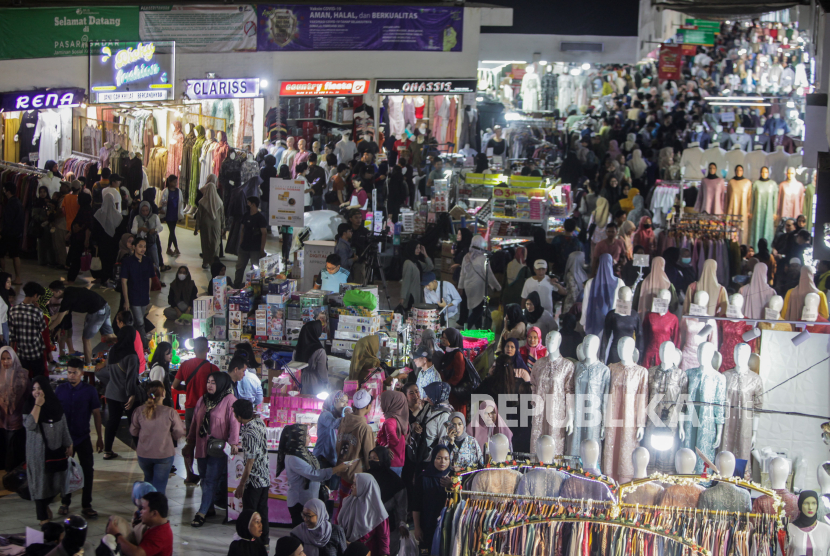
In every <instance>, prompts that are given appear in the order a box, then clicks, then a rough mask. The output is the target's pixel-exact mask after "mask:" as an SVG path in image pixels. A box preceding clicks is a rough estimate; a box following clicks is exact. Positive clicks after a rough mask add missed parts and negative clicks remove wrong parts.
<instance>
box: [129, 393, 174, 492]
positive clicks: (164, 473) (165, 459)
mask: <svg viewBox="0 0 830 556" xmlns="http://www.w3.org/2000/svg"><path fill="white" fill-rule="evenodd" d="M144 389H145V391H146V392H147V402H145V404H144V406H143V407H140V408H137V410H136V411H134V412H133V417H132V420H131V425H130V434H131V435H133V436H136V437H138V446H137V448H136V456H137V457H138V466H139V467H140V468H141V470H142V471H143V472H144V481H145V482H148V483H150V484H152V485H153V486H154V487H155V489H156V491H158V492H161V493H162V494H164V493H165V492H166V491H167V479H168V477H169V476H170V468H171V467H172V466H173V457H174V456H175V455H176V448H175V446H174V445H173V443H174V442H176V441H177V440H179V439H180V438H182V437H183V436H184V435H185V430H184V424H183V423H182V420H181V417H179V414H178V413H177V412H176V410H175V409H173V408H172V407H168V406H165V405H164V404H163V402H164V398H165V397H166V392H165V390H164V383H162V382H159V381H151V382H150V383H149V384H147V386H145V387H144Z"/></svg>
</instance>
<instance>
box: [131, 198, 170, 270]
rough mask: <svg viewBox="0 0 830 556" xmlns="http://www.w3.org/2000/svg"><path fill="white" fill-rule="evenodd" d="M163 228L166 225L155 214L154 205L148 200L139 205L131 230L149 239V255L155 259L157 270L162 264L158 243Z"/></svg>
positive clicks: (138, 235) (134, 233) (140, 236)
mask: <svg viewBox="0 0 830 556" xmlns="http://www.w3.org/2000/svg"><path fill="white" fill-rule="evenodd" d="M163 230H164V227H163V226H162V225H161V220H159V217H158V215H156V214H153V207H152V206H151V205H150V203H148V202H147V201H142V202H141V204H140V205H138V214H137V215H136V217H135V218H134V219H133V224H132V227H131V229H130V232H131V233H132V234H133V235H135V236H136V238H142V239H145V240H147V251H148V255H149V257H150V258H151V259H152V260H153V264H154V265H155V268H156V271H157V272H158V269H159V266H160V260H159V254H158V247H157V243H158V241H159V234H160V233H161V232H162V231H163Z"/></svg>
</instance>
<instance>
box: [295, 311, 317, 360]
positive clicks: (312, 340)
mask: <svg viewBox="0 0 830 556" xmlns="http://www.w3.org/2000/svg"><path fill="white" fill-rule="evenodd" d="M322 335H323V323H322V322H320V321H319V320H317V319H314V320H313V321H311V322H307V323H305V324H304V325H303V327H302V328H301V329H300V337H299V339H298V340H297V348H296V350H295V351H294V360H295V361H301V362H302V363H308V361H309V359H311V356H312V355H314V354H315V353H316V352H317V350H318V349H325V348H324V347H323V344H322V343H321V342H320V336H322Z"/></svg>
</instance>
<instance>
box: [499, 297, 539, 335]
mask: <svg viewBox="0 0 830 556" xmlns="http://www.w3.org/2000/svg"><path fill="white" fill-rule="evenodd" d="M534 293H536V292H534ZM536 297H537V298H538V296H536ZM539 306H540V307H541V302H540V303H539ZM504 316H505V317H507V328H509V329H510V330H513V329H514V328H516V325H518V324H519V323H520V322H521V323H525V324H527V323H526V322H525V316H524V315H523V314H522V308H521V307H519V304H518V303H508V304H507V306H506V307H505V308H504Z"/></svg>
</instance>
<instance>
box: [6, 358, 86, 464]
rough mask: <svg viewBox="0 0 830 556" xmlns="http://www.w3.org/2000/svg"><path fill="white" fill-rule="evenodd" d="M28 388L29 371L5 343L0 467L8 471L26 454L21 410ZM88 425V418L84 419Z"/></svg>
mask: <svg viewBox="0 0 830 556" xmlns="http://www.w3.org/2000/svg"><path fill="white" fill-rule="evenodd" d="M31 391H32V381H31V379H29V372H28V371H27V370H26V369H24V368H23V365H21V363H20V360H19V359H18V358H17V354H16V353H15V352H14V350H13V349H12V348H10V347H8V346H5V347H2V348H0V392H3V395H2V396H0V435H2V436H0V468H2V469H3V470H4V471H5V472H6V473H11V472H12V471H13V470H14V469H15V468H16V467H17V466H18V465H20V464H21V463H23V462H24V461H25V457H26V429H24V428H23V409H24V407H25V405H26V402H27V400H28V399H29V396H30V392H31ZM87 425H89V421H87Z"/></svg>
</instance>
